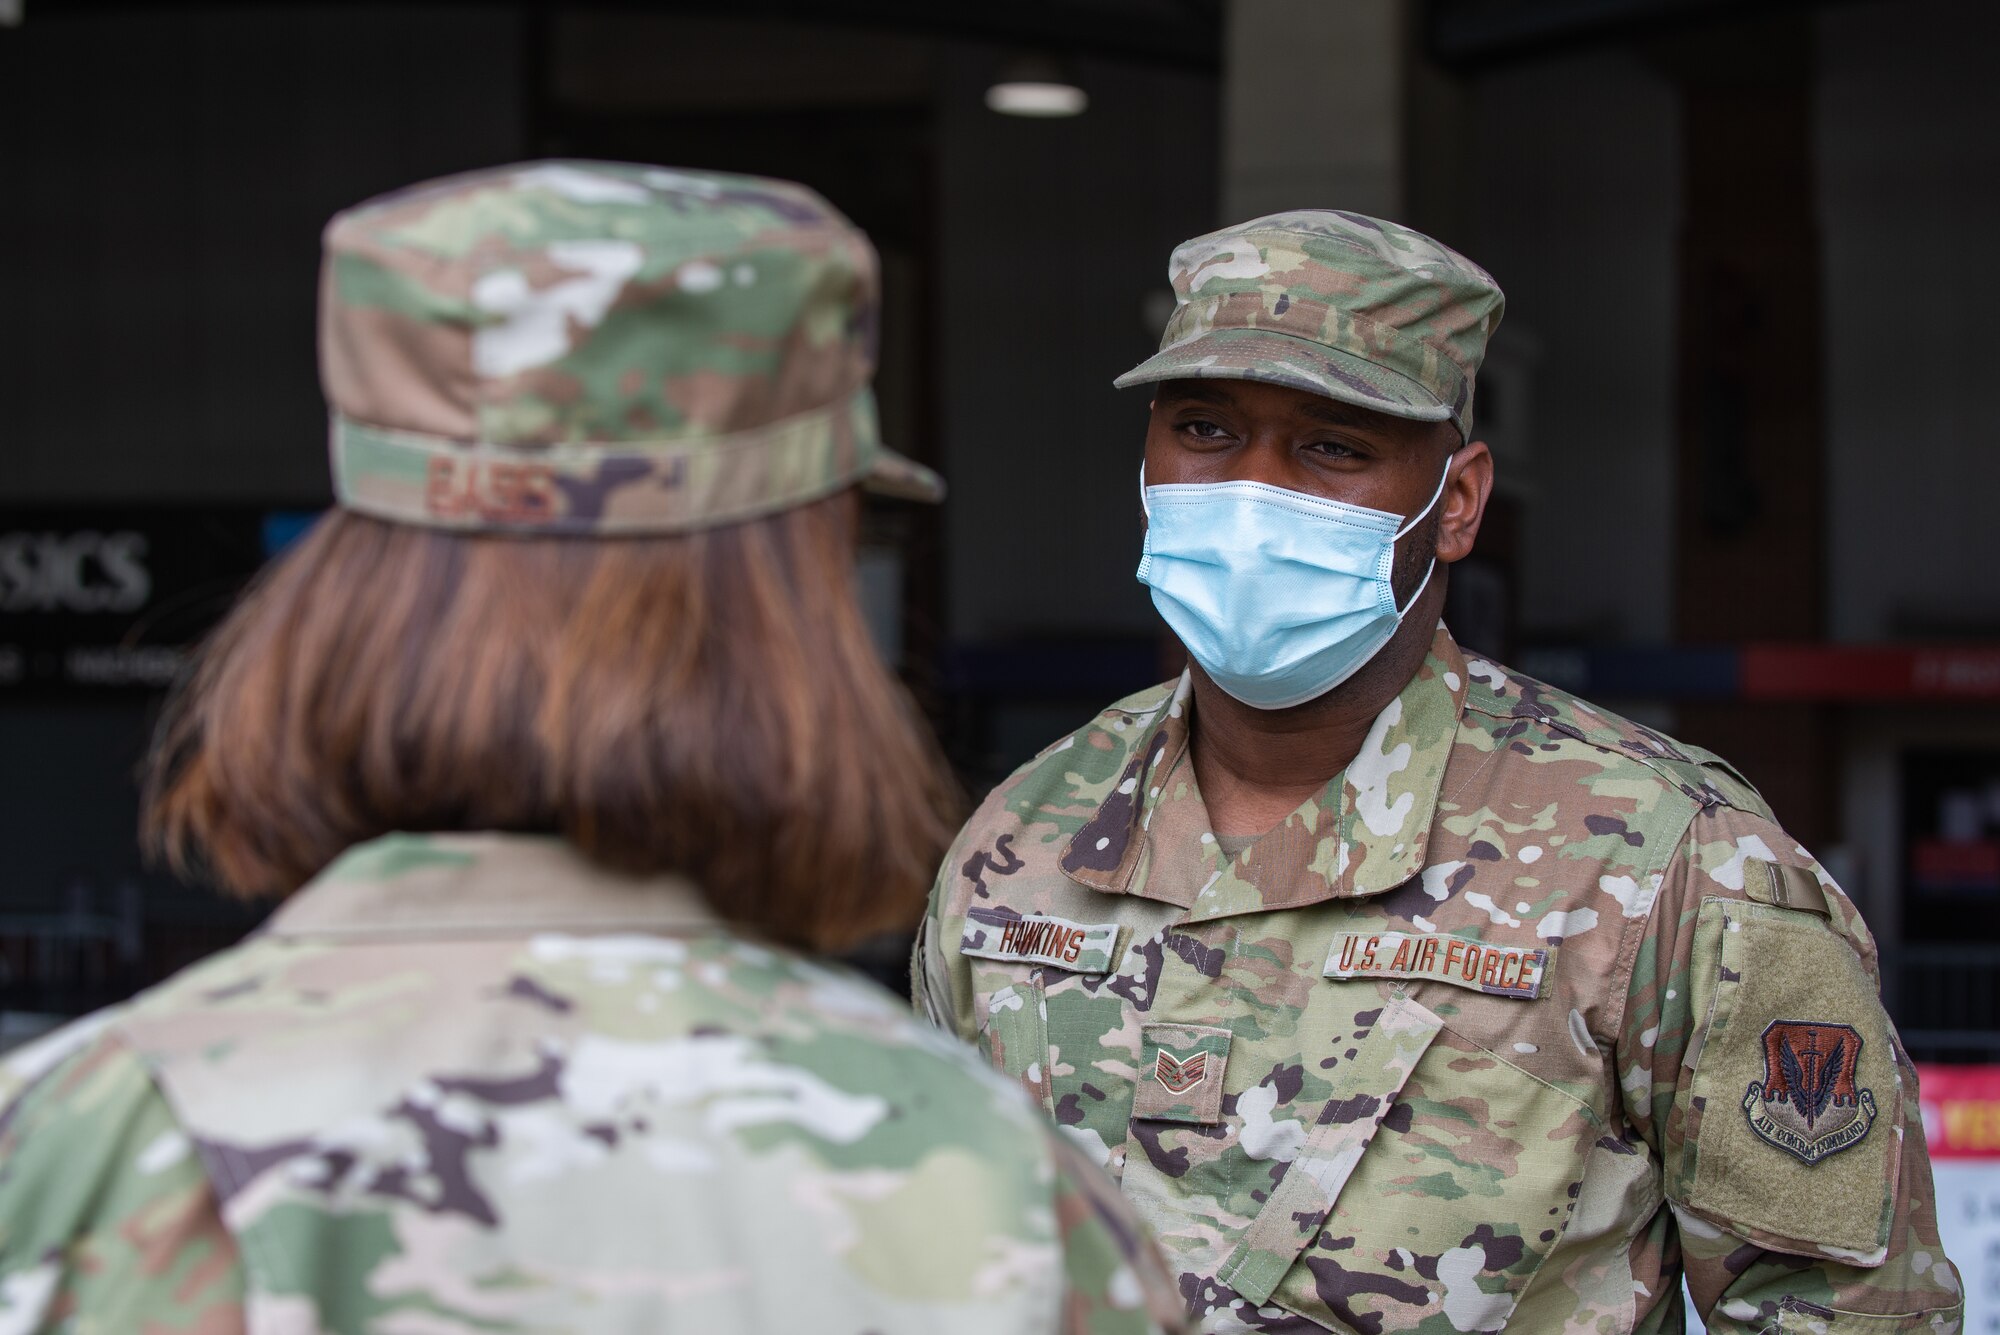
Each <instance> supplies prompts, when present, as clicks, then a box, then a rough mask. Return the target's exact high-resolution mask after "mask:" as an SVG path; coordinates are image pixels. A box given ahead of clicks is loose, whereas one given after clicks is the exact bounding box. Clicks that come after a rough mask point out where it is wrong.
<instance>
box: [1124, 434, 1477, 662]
mask: <svg viewBox="0 0 2000 1335" xmlns="http://www.w3.org/2000/svg"><path fill="white" fill-rule="evenodd" d="M1145 477H1146V466H1145V464H1143V463H1141V464H1140V465H1139V479H1140V481H1141V482H1142V483H1143V482H1144V481H1145ZM1450 480H1451V460H1449V459H1446V460H1445V461H1444V475H1443V476H1442V477H1440V478H1438V485H1437V490H1436V491H1434V492H1432V493H1431V498H1430V500H1429V502H1427V503H1426V504H1425V506H1424V508H1423V509H1421V510H1419V511H1417V512H1416V514H1414V515H1412V516H1410V522H1409V523H1407V524H1405V525H1403V526H1402V527H1401V528H1399V529H1397V530H1396V536H1395V537H1393V538H1391V539H1389V547H1390V550H1391V551H1393V550H1395V545H1396V544H1397V543H1398V542H1401V541H1402V540H1403V538H1404V537H1406V536H1407V535H1408V534H1409V532H1410V530H1412V529H1414V528H1415V527H1416V526H1417V525H1419V524H1421V523H1423V522H1424V516H1425V515H1427V514H1429V513H1430V512H1431V507H1432V506H1434V505H1436V504H1437V503H1438V497H1440V496H1442V495H1444V484H1445V483H1447V482H1449V481H1450ZM1140 494H1141V496H1143V495H1144V488H1143V487H1142V488H1141V493H1140ZM1437 568H1438V559H1437V553H1435V552H1433V553H1431V563H1430V564H1429V565H1428V566H1426V567H1424V579H1423V583H1421V584H1419V585H1417V591H1416V592H1415V593H1413V594H1411V595H1410V599H1409V601H1408V602H1406V603H1404V604H1403V605H1402V606H1401V607H1399V608H1397V609H1396V621H1397V623H1398V624H1401V622H1402V620H1403V618H1404V617H1406V616H1408V615H1409V614H1410V609H1411V608H1412V607H1415V606H1416V605H1417V599H1419V598H1421V597H1423V596H1424V590H1425V589H1428V588H1429V587H1430V586H1431V576H1432V575H1434V574H1436V573H1437Z"/></svg>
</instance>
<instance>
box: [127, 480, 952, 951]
mask: <svg viewBox="0 0 2000 1335" xmlns="http://www.w3.org/2000/svg"><path fill="white" fill-rule="evenodd" d="M855 508H856V501H855V498H854V496H853V494H852V493H851V492H849V493H843V494H841V495H836V496H833V497H830V498H828V499H826V500H822V501H818V502H815V503H813V504H810V505H805V506H801V507H799V508H797V509H793V510H789V511H785V512H783V513H780V514H776V515H772V516H770V517H767V518H763V519H758V520H752V521H749V522H746V523H740V524H733V525H729V526H726V527H722V528H716V529H712V530H708V531H704V532H698V533H691V534H681V535H673V536H665V537H638V538H608V539H600V538H582V537H560V538H559V537H514V536H466V535H457V534H449V533H443V532H436V531H432V530H427V529H422V528H415V527H407V526H402V525H396V524H389V523H384V522H382V521H379V520H375V519H369V518H366V517H364V516H360V515H356V514H351V513H347V512H345V511H335V512H333V513H331V514H329V515H327V516H326V517H325V518H324V519H322V520H321V521H320V522H319V523H318V524H317V525H316V526H315V527H314V529H313V530H312V532H311V533H310V534H308V535H307V536H306V537H305V538H304V539H302V540H301V541H300V542H299V543H298V545H297V546H296V547H295V548H294V549H293V550H292V551H291V552H289V553H287V554H286V555H285V556H284V557H283V558H282V559H281V560H279V561H278V562H277V563H276V564H275V565H274V566H273V567H272V568H271V569H270V570H268V571H267V572H266V573H265V574H264V576H262V577H261V578H260V580H259V582H258V583H257V584H256V585H255V586H254V587H253V588H252V590H251V591H250V593H249V594H248V595H247V596H246V597H245V598H244V599H243V601H242V602H241V603H240V604H239V605H238V606H237V607H236V609H235V610H234V612H232V613H231V614H230V616H229V617H228V619H227V620H226V621H224V622H223V624H222V625H221V626H220V627H219V628H218V629H217V631H216V632H215V634H214V635H213V636H212V637H211V639H210V640H209V642H208V643H207V644H206V645H205V646H204V647H203V648H202V650H201V652H200V655H199V657H198V660H197V662H196V665H195V667H194V670H193V672H192V673H191V675H190V676H189V678H188V679H187V681H186V683H185V685H184V686H183V687H182V688H181V689H180V690H179V691H178V692H176V694H175V695H174V697H173V698H172V699H171V700H170V701H169V703H168V706H167V710H166V713H165V716H164V717H163V719H162V721H161V724H160V728H159V732H158V735H157V737H156V738H155V742H154V746H153V751H152V753H151V756H150V758H149V759H148V762H147V774H146V783H145V787H146V792H145V801H144V816H143V824H144V834H145V837H146V840H147V843H148V845H149V847H150V848H151V849H153V850H154V851H155V852H156V853H157V854H160V855H163V856H164V858H165V859H166V860H167V861H168V863H170V864H171V865H172V866H174V867H175V868H176V869H177V870H179V871H181V872H183V873H184V874H186V873H190V872H194V871H197V869H198V871H199V872H200V873H201V874H205V875H206V876H207V877H209V878H210V879H212V880H214V881H216V882H217V883H219V884H220V885H221V886H222V887H223V888H225V889H227V890H229V891H232V892H234V893H236V894H239V895H244V896H272V895H283V894H288V893H290V892H291V891H292V890H294V889H296V888H298V886H300V885H301V884H303V883H304V882H305V881H306V880H308V879H309V878H310V877H311V876H312V875H313V874H314V873H316V872H317V871H319V870H320V868H322V867H324V866H325V865H326V864H327V863H328V862H330V861H331V860H332V859H333V858H334V857H335V856H337V855H338V854H339V853H340V852H341V851H342V850H343V849H346V848H347V847H349V846H351V845H353V844H356V843H359V842H361V841H363V840H366V839H370V838H373V837H375V836H377V835H381V834H386V833H388V832H391V831H397V830H409V831H440V830H513V831H538V832H548V833H555V834H560V835H562V836H563V837H564V838H566V839H568V840H569V841H570V842H571V843H573V844H574V845H575V846H576V847H578V848H579V849H581V850H582V851H583V852H584V853H585V854H586V855H588V856H589V857H591V858H593V859H595V860H596V861H598V862H600V863H603V864H605V865H608V866H611V867H614V868H618V869H620V870H626V871H632V872H641V873H644V872H678V873H681V874H683V875H685V876H687V877H688V878H689V879H690V880H692V881H694V882H695V883H696V884H698V885H699V886H701V887H702V890H703V892H704V893H705V894H706V895H707V897H708V899H709V901H710V902H711V903H712V904H713V905H714V906H715V908H716V909H717V910H718V911H719V912H720V913H721V914H722V915H723V916H724V917H726V918H728V919H730V920H732V921H734V922H737V923H740V924H744V925H747V926H750V927H752V928H755V929H757V930H758V931H760V932H762V933H764V934H765V935H768V936H770V937H772V938H775V939H777V940H781V941H784V942H787V943H790V944H795V945H802V946H807V947H814V948H831V947H837V946H840V945H843V944H848V943H851V942H853V941H856V940H859V939H860V938H862V937H863V936H866V935H868V934H870V933H872V932H877V931H883V930H887V929H889V928H892V927H898V926H903V925H906V924H907V923H908V922H910V921H912V920H913V919H914V917H915V916H916V914H917V912H918V911H919V910H920V907H921V904H922V899H923V894H924V889H925V887H926V885H927V884H928V881H929V878H930V875H931V873H932V872H933V871H934V870H935V867H936V859H937V857H938V855H939V853H940V852H941V851H942V849H943V847H944V844H945V842H946V840H947V838H948V836H949V834H950V819H951V816H952V815H953V813H954V810H955V805H956V789H955V786H954V785H953V783H952V781H951V779H950V776H949V773H948V771H947V770H946V769H945V768H944V766H943V763H942V760H941V758H940V756H939V754H938V751H937V747H936V744H935V742H934V741H933V740H932V738H931V736H930V733H929V731H928V729H927V728H926V727H925V726H924V725H923V724H922V723H921V722H920V721H919V720H918V718H917V717H916V714H915V711H914V708H913V706H912V703H911V701H910V699H909V697H908V695H907V693H906V692H905V691H904V690H903V688H902V686H901V684H900V683H898V682H897V681H896V679H895V678H894V677H893V676H892V675H891V674H890V673H889V671H888V670H887V669H886V668H884V666H883V665H882V663H881V661H880V659H879V657H878V656H877V653H876V650H875V647H874V645H873V642H872V641H871V640H870V638H869V635H868V630H867V627H866V624H865V622H864V621H863V619H862V616H861V611H860V608H859V606H858V604H857V602H856V598H855V593H854V588H853V574H852V570H853V531H854V523H855Z"/></svg>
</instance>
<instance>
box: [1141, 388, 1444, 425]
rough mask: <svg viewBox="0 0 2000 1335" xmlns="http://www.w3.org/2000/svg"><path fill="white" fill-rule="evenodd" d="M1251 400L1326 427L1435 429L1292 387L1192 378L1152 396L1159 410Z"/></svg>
mask: <svg viewBox="0 0 2000 1335" xmlns="http://www.w3.org/2000/svg"><path fill="white" fill-rule="evenodd" d="M1252 399H1256V400H1262V401H1263V402H1264V403H1266V404H1267V405H1270V406H1278V405H1282V407H1283V408H1284V409H1285V410H1286V411H1288V412H1290V413H1292V414H1294V415H1295V416H1299V417H1304V418H1309V419H1311V420H1312V421H1315V422H1319V423H1322V424H1324V425H1327V426H1347V427H1357V428H1362V429H1366V430H1372V431H1379V432H1383V433H1385V434H1390V435H1407V436H1425V435H1429V434H1430V433H1431V432H1432V431H1433V430H1434V429H1435V428H1436V426H1437V425H1438V424H1437V423H1435V422H1413V421H1410V420H1409V419H1407V418H1402V417H1394V416H1391V415H1390V414H1388V413H1378V412H1375V411H1373V410H1372V409H1369V408H1363V407H1360V406H1358V405H1356V404H1352V403H1343V402H1341V401H1340V400H1339V399H1330V398H1328V397H1327V396H1326V395H1324V394H1315V393H1313V392H1312V391H1311V390H1305V389H1297V388H1295V387H1293V386H1291V385H1274V384H1270V383H1268V382H1266V381H1261V380H1236V379H1227V380H1225V379H1194V378H1190V379H1185V380H1167V381H1162V382H1161V384H1160V387H1159V388H1158V389H1157V390H1156V391H1154V395H1153V401H1154V402H1155V403H1158V404H1160V405H1162V406H1166V405H1171V404H1176V403H1210V404H1215V405H1218V406H1231V405H1238V404H1242V403H1244V402H1246V401H1247V400H1252Z"/></svg>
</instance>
